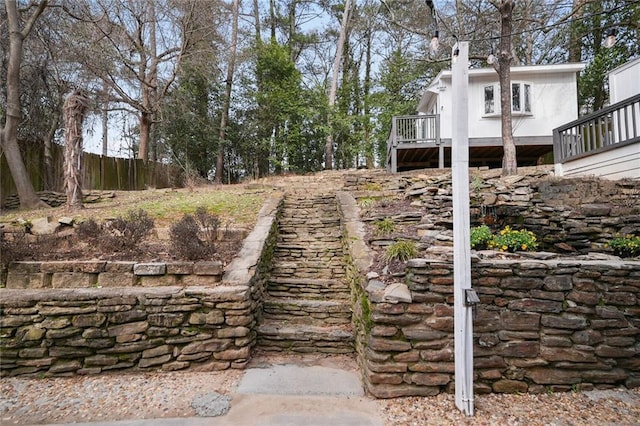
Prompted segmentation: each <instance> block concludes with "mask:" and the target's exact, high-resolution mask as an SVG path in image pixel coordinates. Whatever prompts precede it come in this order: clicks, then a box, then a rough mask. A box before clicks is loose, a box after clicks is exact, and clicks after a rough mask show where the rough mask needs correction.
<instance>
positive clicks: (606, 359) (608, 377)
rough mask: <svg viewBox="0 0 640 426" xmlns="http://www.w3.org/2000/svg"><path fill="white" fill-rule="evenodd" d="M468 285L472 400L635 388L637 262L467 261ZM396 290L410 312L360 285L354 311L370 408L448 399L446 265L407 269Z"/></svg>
mask: <svg viewBox="0 0 640 426" xmlns="http://www.w3.org/2000/svg"><path fill="white" fill-rule="evenodd" d="M476 260H477V259H476ZM472 280H473V287H474V288H475V289H476V291H477V292H478V294H479V296H480V300H481V304H480V305H479V306H478V307H477V308H476V310H475V313H474V320H473V323H474V368H475V372H474V380H475V391H476V392H477V393H488V392H508V393H515V392H532V393H539V392H543V391H546V390H552V391H566V390H571V389H592V388H594V387H595V388H607V387H613V386H618V385H625V386H627V387H638V386H640V262H639V261H620V260H614V259H609V260H605V261H598V260H585V259H577V258H566V259H560V258H559V259H550V260H532V259H524V260H523V259H509V260H497V259H487V260H477V261H475V262H474V263H473V266H472ZM406 282H407V285H408V289H409V290H410V302H407V301H405V302H403V301H399V299H397V298H395V299H394V298H391V297H389V296H390V295H389V286H385V285H384V284H382V283H381V282H380V281H378V280H376V279H375V278H373V279H370V280H368V281H367V291H366V295H367V297H368V299H367V301H366V302H367V306H366V307H365V309H360V310H359V311H360V316H361V317H362V320H361V326H362V327H365V328H366V332H364V333H361V342H360V351H359V352H360V356H361V366H362V367H363V375H364V381H365V383H366V386H367V388H368V390H369V391H370V392H371V393H372V394H373V395H375V396H376V397H380V398H389V397H397V396H406V395H435V394H437V393H439V392H451V391H452V390H453V384H454V377H453V376H454V343H453V340H454V339H453V322H454V320H453V265H452V262H451V259H414V260H411V261H409V268H408V273H407V277H406ZM399 286H403V284H399Z"/></svg>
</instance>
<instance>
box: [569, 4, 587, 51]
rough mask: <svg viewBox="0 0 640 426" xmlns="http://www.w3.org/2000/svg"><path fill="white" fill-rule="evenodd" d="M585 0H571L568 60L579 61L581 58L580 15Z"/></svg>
mask: <svg viewBox="0 0 640 426" xmlns="http://www.w3.org/2000/svg"><path fill="white" fill-rule="evenodd" d="M586 1H587V0H573V17H572V19H574V21H573V22H571V24H570V25H571V27H570V28H571V33H570V39H569V62H580V61H581V60H582V34H581V31H580V27H581V25H582V16H583V15H584V6H585V3H586Z"/></svg>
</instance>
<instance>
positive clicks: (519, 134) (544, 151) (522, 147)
mask: <svg viewBox="0 0 640 426" xmlns="http://www.w3.org/2000/svg"><path fill="white" fill-rule="evenodd" d="M583 69H584V64H581V63H577V64H560V65H531V66H514V67H512V68H511V100H512V107H511V109H512V123H513V136H514V141H515V144H516V149H517V157H518V165H521V166H524V165H535V164H537V163H538V162H539V161H540V158H541V157H543V156H545V155H548V156H549V157H550V154H551V152H552V150H553V129H554V128H556V127H558V126H560V125H562V124H563V123H567V122H568V121H571V120H575V119H576V118H577V117H578V88H577V76H578V73H579V72H580V71H582V70H583ZM451 85H452V81H451V71H450V70H445V71H442V72H440V73H439V74H438V75H437V76H436V77H435V78H434V79H433V81H432V82H431V84H429V86H428V87H427V88H426V89H425V90H424V92H423V94H422V97H421V99H420V102H419V104H418V107H417V112H418V114H419V116H411V117H405V119H409V118H410V119H411V120H414V121H415V122H416V124H417V126H418V129H417V130H416V132H415V134H410V132H407V127H408V124H407V123H405V122H404V121H403V118H402V117H400V118H399V120H398V121H394V124H393V128H392V134H391V136H390V140H389V157H390V159H389V161H388V164H389V168H390V169H392V170H393V169H394V168H393V164H392V163H394V161H395V164H396V168H395V170H407V169H410V168H418V167H444V166H448V165H449V158H450V154H449V152H450V147H451V133H452V128H453V125H452V123H453V120H456V119H458V118H457V117H454V116H453V115H452V90H451V88H452V86H451ZM419 117H422V119H420V118H419ZM468 120H469V163H470V165H471V166H482V165H488V166H491V167H500V166H501V163H502V156H503V151H502V136H501V113H500V84H499V82H498V73H497V72H496V71H495V70H494V69H493V68H481V69H470V70H469V117H468ZM407 134H409V136H410V137H408V138H407V137H406V136H407ZM418 148H419V149H418ZM436 152H437V154H436ZM394 155H395V158H393V156H394ZM548 161H549V162H550V158H549V160H548Z"/></svg>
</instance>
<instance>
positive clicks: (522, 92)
mask: <svg viewBox="0 0 640 426" xmlns="http://www.w3.org/2000/svg"><path fill="white" fill-rule="evenodd" d="M533 90H534V87H533V83H531V82H529V81H512V82H511V115H512V116H532V115H533V111H534V110H533ZM489 93H492V95H493V99H487V95H488V94H489ZM516 93H518V96H519V99H515V96H514V95H515V94H516ZM516 101H518V102H516ZM482 111H483V114H482V116H483V117H500V115H501V113H500V111H501V105H500V84H499V83H492V84H485V85H484V86H482Z"/></svg>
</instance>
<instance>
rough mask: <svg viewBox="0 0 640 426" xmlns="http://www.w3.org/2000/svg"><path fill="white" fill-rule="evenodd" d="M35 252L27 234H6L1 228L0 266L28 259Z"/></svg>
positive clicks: (23, 232) (22, 232)
mask: <svg viewBox="0 0 640 426" xmlns="http://www.w3.org/2000/svg"><path fill="white" fill-rule="evenodd" d="M32 252H33V245H32V244H31V243H30V242H29V237H28V235H27V233H26V232H25V231H24V230H22V231H20V232H11V233H9V232H6V231H5V230H3V229H2V228H0V266H7V265H8V264H9V263H11V262H17V261H21V260H24V259H26V258H27V257H28V256H29V254H31V253H32Z"/></svg>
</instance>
